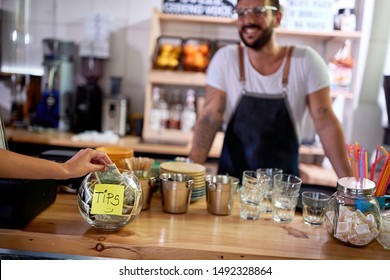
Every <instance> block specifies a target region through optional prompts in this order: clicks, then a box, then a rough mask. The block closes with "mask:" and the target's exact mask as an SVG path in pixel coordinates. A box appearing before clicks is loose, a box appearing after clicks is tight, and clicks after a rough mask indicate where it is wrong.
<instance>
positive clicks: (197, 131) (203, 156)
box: [189, 86, 226, 164]
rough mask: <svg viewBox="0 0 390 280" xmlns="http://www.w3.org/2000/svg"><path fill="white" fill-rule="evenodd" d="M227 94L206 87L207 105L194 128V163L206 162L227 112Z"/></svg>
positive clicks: (192, 152) (192, 151) (191, 153)
mask: <svg viewBox="0 0 390 280" xmlns="http://www.w3.org/2000/svg"><path fill="white" fill-rule="evenodd" d="M225 102H226V93H225V92H223V91H221V90H218V89H216V88H214V87H211V86H206V89H205V103H204V106H203V108H202V110H201V112H200V114H199V117H198V119H197V121H196V124H195V127H194V137H193V140H192V147H191V151H190V154H189V158H190V159H192V160H193V161H194V162H197V163H200V164H203V163H205V162H206V160H207V157H208V153H209V151H210V148H211V145H212V144H213V141H214V137H215V134H216V133H217V132H218V130H219V129H220V127H221V124H222V121H223V116H224V112H225Z"/></svg>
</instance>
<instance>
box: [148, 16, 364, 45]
mask: <svg viewBox="0 0 390 280" xmlns="http://www.w3.org/2000/svg"><path fill="white" fill-rule="evenodd" d="M156 13H157V15H158V18H159V19H160V21H161V22H178V23H180V22H182V23H198V24H217V25H222V26H223V25H226V26H232V27H233V26H236V24H237V20H236V19H234V18H223V17H210V16H192V15H174V14H165V13H162V12H160V11H156ZM275 31H276V33H277V34H281V35H285V36H303V37H318V38H319V39H322V40H328V39H333V38H344V39H359V38H360V37H361V32H360V31H355V32H344V31H340V30H332V31H309V30H299V29H296V30H291V29H285V28H276V29H275Z"/></svg>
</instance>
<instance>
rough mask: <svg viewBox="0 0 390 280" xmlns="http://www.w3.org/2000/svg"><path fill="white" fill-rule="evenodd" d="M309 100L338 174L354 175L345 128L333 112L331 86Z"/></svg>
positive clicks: (312, 112)
mask: <svg viewBox="0 0 390 280" xmlns="http://www.w3.org/2000/svg"><path fill="white" fill-rule="evenodd" d="M307 102H308V106H309V110H310V114H311V116H312V118H313V122H314V125H315V128H316V131H317V133H318V135H319V136H320V140H321V143H322V146H323V148H324V151H325V154H326V156H327V157H328V158H329V160H330V162H331V163H332V166H333V169H334V170H335V171H336V174H337V176H338V177H339V178H342V177H349V176H352V170H351V169H350V165H349V163H348V158H347V152H346V148H345V144H346V143H345V139H344V134H343V129H342V127H341V124H340V122H339V120H338V119H337V117H336V115H335V114H334V112H333V108H332V103H331V99H330V96H329V88H324V89H321V90H318V91H316V92H314V93H312V94H310V95H308V97H307Z"/></svg>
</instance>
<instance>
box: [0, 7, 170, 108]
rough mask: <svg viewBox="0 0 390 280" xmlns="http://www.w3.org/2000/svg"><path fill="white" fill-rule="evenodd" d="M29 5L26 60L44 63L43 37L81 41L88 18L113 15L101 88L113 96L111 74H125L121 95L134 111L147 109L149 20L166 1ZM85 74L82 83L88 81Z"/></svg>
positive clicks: (78, 42) (26, 61) (30, 63)
mask: <svg viewBox="0 0 390 280" xmlns="http://www.w3.org/2000/svg"><path fill="white" fill-rule="evenodd" d="M17 2H18V0H1V4H0V6H1V7H2V8H6V7H7V6H8V7H12V6H15V5H16V3H17ZM27 2H28V1H27ZM30 4H31V5H30V8H31V9H30V13H29V15H28V17H29V20H28V21H26V22H25V24H26V26H25V28H26V29H28V30H29V32H30V34H31V44H30V45H29V46H28V53H27V54H26V57H25V63H26V64H29V65H30V66H36V67H41V64H42V62H43V50H42V39H44V38H55V39H60V40H70V41H73V42H75V43H76V44H78V45H79V44H80V43H81V41H82V39H83V37H84V36H85V26H84V25H85V19H86V17H87V16H91V15H95V14H101V15H104V16H108V17H110V18H111V19H112V32H111V37H110V57H109V60H108V61H106V64H105V75H104V78H103V79H102V80H101V86H102V89H103V91H104V92H105V94H109V90H110V82H109V79H110V76H119V77H122V93H123V94H124V95H125V96H127V97H130V100H131V112H133V113H135V112H141V113H142V112H143V109H144V108H143V106H144V92H145V84H146V77H147V71H148V68H149V61H150V59H149V54H148V50H149V49H148V47H149V29H150V18H151V14H152V10H153V8H154V7H157V8H160V7H161V4H162V1H161V0H147V1H140V0H30ZM11 48H12V47H11ZM80 77H82V76H80ZM80 77H79V79H78V82H79V83H83V78H80Z"/></svg>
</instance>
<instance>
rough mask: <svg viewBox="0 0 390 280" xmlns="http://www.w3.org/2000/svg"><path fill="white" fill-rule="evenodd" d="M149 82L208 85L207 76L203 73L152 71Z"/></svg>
mask: <svg viewBox="0 0 390 280" xmlns="http://www.w3.org/2000/svg"><path fill="white" fill-rule="evenodd" d="M148 80H149V82H150V83H153V84H168V85H169V84H175V85H191V86H205V85H206V75H205V73H203V72H189V71H174V70H155V69H152V70H150V71H149V76H148Z"/></svg>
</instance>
